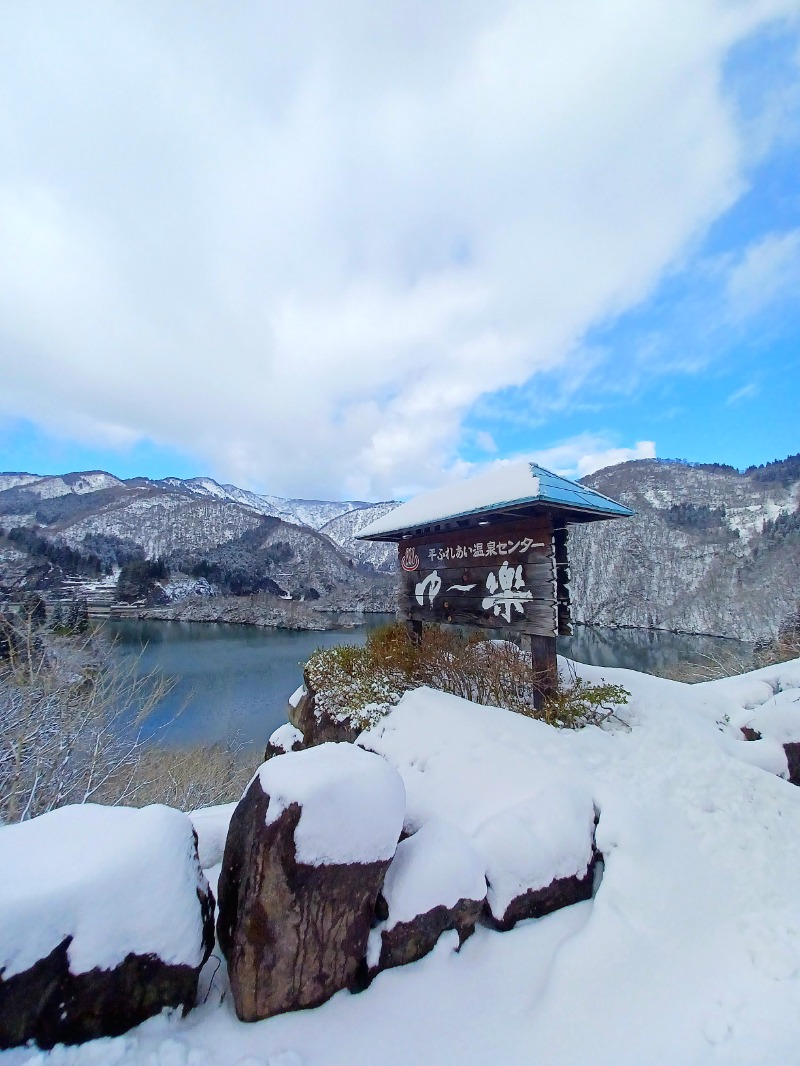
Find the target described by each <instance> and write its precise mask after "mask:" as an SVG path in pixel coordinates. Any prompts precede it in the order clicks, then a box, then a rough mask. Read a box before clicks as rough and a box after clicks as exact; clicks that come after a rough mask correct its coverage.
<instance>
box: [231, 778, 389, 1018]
mask: <svg viewBox="0 0 800 1066" xmlns="http://www.w3.org/2000/svg"><path fill="white" fill-rule="evenodd" d="M268 805H269V797H268V796H267V795H265V793H264V792H263V791H262V789H261V787H260V783H259V781H258V778H256V779H255V780H254V781H253V782H252V784H251V785H250V788H249V789H248V790H247V793H246V794H245V796H244V798H243V799H242V801H241V803H240V804H239V806H238V807H237V808H236V811H235V812H234V815H233V818H232V820H231V826H230V830H229V832H228V839H227V841H226V844H225V856H224V859H223V863H222V872H221V874H220V879H219V919H218V922H217V934H218V937H219V943H220V947H221V948H222V951H223V953H224V955H225V958H226V959H227V960H228V972H229V975H230V982H231V990H232V992H233V998H234V1003H235V1005H236V1013H237V1015H238V1016H239V1018H240V1019H241V1020H242V1021H257V1020H259V1019H261V1018H269V1017H271V1016H272V1015H274V1014H280V1013H282V1012H284V1011H289V1010H297V1009H299V1008H302V1007H314V1006H317V1005H318V1004H320V1003H323V1002H324V1001H325V1000H327V999H329V998H330V997H331V996H332V995H333V994H334V993H335V992H338V991H340V990H341V989H343V988H351V987H355V984H356V979H357V972H358V969H359V965H360V964H361V963H362V960H363V958H364V955H365V953H366V946H367V937H368V935H369V930H370V924H371V920H372V916H373V914H374V910H375V902H376V900H377V897H378V893H379V892H380V889H381V885H382V884H383V878H384V874H385V872H386V868H387V867H388V865H389V860H388V859H387V860H385V861H379V862H372V863H352V864H346V865H332V864H331V865H321V866H309V865H305V864H302V863H298V862H297V859H296V853H295V842H294V833H295V829H296V828H297V825H298V822H299V820H300V815H301V808H300V805H299V804H298V803H292V804H290V805H289V806H287V807H286V808H285V809H284V810H283V812H282V813H281V814H280V816H279V817H278V818H276V819H275V821H273V822H272V823H271V824H269V825H267V824H266V813H267V807H268Z"/></svg>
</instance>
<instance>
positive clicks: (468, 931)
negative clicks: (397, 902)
mask: <svg viewBox="0 0 800 1066" xmlns="http://www.w3.org/2000/svg"><path fill="white" fill-rule="evenodd" d="M482 910H483V900H474V899H460V900H459V901H458V903H456V905H455V906H454V907H445V906H444V905H443V904H442V905H440V906H438V907H434V908H433V910H430V911H428V912H427V913H426V914H418V915H417V916H416V917H415V918H413V919H412V920H411V921H408V922H398V923H397V924H396V925H394V926H392V928H391V929H384V930H382V931H381V933H380V937H381V952H380V957H379V959H378V963H377V966H374V967H370V968H369V977H370V979H372V978H373V977H374V976H375V974H377V973H380V971H381V970H388V969H390V968H391V967H392V966H405V965H406V963H409V962H416V961H417V959H421V958H423V957H424V956H425V955H427V954H428V953H429V952H431V951H433V949H434V948H435V947H436V942H437V941H438V939H439V937H440V936H441V935H442V933H445V932H447V931H448V930H449V929H455V930H456V931H457V932H458V940H459V944H463V943H464V941H465V940H466V939H467V938H468V937H470V936H472V934H473V933H474V932H475V923H476V922H477V921H478V918H479V917H480V915H481V911H482Z"/></svg>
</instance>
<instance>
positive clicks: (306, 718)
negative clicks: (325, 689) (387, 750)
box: [291, 672, 362, 748]
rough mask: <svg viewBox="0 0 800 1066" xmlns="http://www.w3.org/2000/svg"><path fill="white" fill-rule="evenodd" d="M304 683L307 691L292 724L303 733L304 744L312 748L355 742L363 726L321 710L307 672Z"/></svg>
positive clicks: (295, 712)
mask: <svg viewBox="0 0 800 1066" xmlns="http://www.w3.org/2000/svg"><path fill="white" fill-rule="evenodd" d="M303 685H304V686H305V690H306V691H305V692H304V693H303V695H302V696H301V697H300V701H299V702H298V704H297V706H296V707H295V708H294V714H293V716H292V718H291V722H292V725H294V726H296V728H297V729H299V730H300V732H301V733H302V734H303V746H304V747H306V748H311V747H314V746H315V745H317V744H329V743H345V744H353V743H355V740H356V738H357V737H358V736H359V735H360V734H361V732H362V727H361V726H360V725H358V724H356V723H353V722H349V721H344V722H340V721H339V720H338V719H336V718H332V717H331V716H330V715H329V714H327V713H326V712H325V711H323V710H320V708H318V707H317V705H316V700H315V698H314V697H315V695H316V694H315V692H314V687H313V685H312V684H311V682H310V680H309V678H308V673H307V672H304V673H303Z"/></svg>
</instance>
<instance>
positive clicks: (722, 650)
mask: <svg viewBox="0 0 800 1066" xmlns="http://www.w3.org/2000/svg"><path fill="white" fill-rule="evenodd" d="M366 617H367V619H368V622H367V624H366V625H362V626H359V627H358V628H352V626H351V627H350V628H342V629H337V630H329V631H327V632H323V633H315V632H307V631H304V630H286V629H262V628H258V627H256V626H242V625H230V624H224V623H223V624H217V623H204V622H162V621H139V620H136V619H124V620H123V619H120V620H114V621H108V622H105V623H104V626H103V628H104V631H105V632H106V633H107V634H108V635H109V636H110V637H112V638H113V639H114V640H115V641H116V654H118V655H121V656H125V657H136V656H140V659H139V662H138V665H137V670H138V671H140V672H151V671H157V672H159V673H160V674H162V675H163V676H164V677H166V678H167V679H169V680H171V681H173V682H174V688H173V689H172V691H171V692H170V694H169V695H168V696H167V697H166V699H164V700H163V701H162V702H161V703H160V704H159V706H158V708H157V710H156V712H155V713H154V714H153V715H152V717H151V718H150V719H148V722H147V724H146V727H145V735H146V736H147V737H148V738H149V739H152V740H154V741H155V742H158V743H162V744H172V745H187V744H192V745H193V744H213V743H216V742H222V743H226V744H228V743H231V742H233V741H235V740H236V739H237V738H238V740H239V741H241V742H243V743H245V744H246V745H248V746H252V747H253V748H254V749H259V748H262V749H263V747H264V745H265V744H266V741H267V738H268V737H269V735H270V733H272V731H273V730H274V729H276V728H277V727H278V726H279V725H282V724H283V723H284V722H285V721H286V702H287V700H288V697H289V696H290V695H291V693H292V692H293V691H294V690H295V689H296V688H297V686H298V685H299V684H300V683H301V681H302V666H303V663H305V661H306V660H307V659H308V657H309V656H310V655H311V653H312V652H313V651H314V650H315V649H316V648H319V647H326V648H327V647H331V646H333V645H336V644H345V643H356V644H363V643H364V641H365V640H366V637H367V634H368V633H369V632H370V630H372V629H373V628H375V627H376V626H378V625H383V624H385V623H386V622H387V621H391V620H392V619H393V617H394V616H393V615H367V616H366ZM362 620H363V616H360V617H359V618H358V621H362ZM341 621H343V622H346V621H348V619H347V618H344V617H343V618H342V619H341ZM498 635H501V634H498ZM558 650H559V652H560V653H561V654H562V655H566V656H568V657H569V658H572V659H577V660H578V661H579V662H585V663H591V664H593V665H596V666H608V667H611V666H621V667H626V668H628V669H631V670H642V671H644V672H646V673H652V674H659V675H661V676H664V677H679V678H681V679H683V680H686V679H688V678H687V676H686V671H687V666H688V667H689V668H690V669H691V668H692V667H694V668H696V669H698V670H700V671H702V669H703V668H704V665H705V666H707V665H708V664H709V662H710V661H712V660H714V661H718V660H719V659H720V658H723V659H725V658H726V657H728V658H730V657H733V658H741V659H742V661H745V662H747V661H749V658H750V656H751V646H750V645H747V644H740V643H739V642H738V641H731V640H722V639H721V638H717V637H691V636H685V635H680V634H675V633H663V632H654V631H650V630H642V629H594V628H589V627H585V626H580V627H576V633H575V635H574V636H572V637H563V638H559V641H558ZM731 672H733V670H732V671H731ZM694 679H695V680H697V679H698V678H697V677H695V678H694Z"/></svg>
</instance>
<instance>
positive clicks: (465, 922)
mask: <svg viewBox="0 0 800 1066" xmlns="http://www.w3.org/2000/svg"><path fill="white" fill-rule="evenodd" d="M485 897H486V877H485V875H484V863H483V859H482V858H481V856H480V854H479V853H478V852H477V851H476V849H475V847H474V846H473V844H472V843H471V841H470V840H469V838H468V837H467V836H465V834H464V833H462V832H461V830H460V829H457V828H456V827H455V826H453V825H450V824H448V823H447V822H443V821H440V820H438V819H434V820H431V821H430V822H426V824H425V825H424V826H423V827H422V828H421V829H420V830H418V832H416V833H414V835H413V836H410V837H407V838H406V839H405V840H401V841H400V843H399V844H398V845H397V851H396V853H395V856H394V858H393V859H392V862H391V865H390V866H389V869H388V870H387V872H386V879H385V881H384V884H383V891H382V893H381V899H380V900H379V912H380V911H382V912H383V913H382V918H383V920H382V921H381V922H380V924H379V925H377V926H376V927H375V928H374V929H373V930H372V932H371V933H370V936H369V946H368V950H367V971H368V978H370V979H371V978H372V977H373V976H374V975H375V974H376V973H378V972H379V971H381V970H386V969H388V968H389V967H391V966H403V965H405V964H406V963H409V962H414V961H416V960H417V959H421V958H422V957H423V956H424V955H427V954H428V952H429V951H432V950H433V948H434V947H435V946H436V942H437V940H438V939H439V937H440V936H441V935H442V933H444V932H445V931H446V930H448V929H455V930H456V931H457V932H458V938H459V942H460V943H461V944H463V943H464V941H465V940H466V939H467V937H468V936H471V935H472V933H474V931H475V923H476V921H477V920H478V918H479V917H480V914H481V911H482V909H483V905H484V901H485Z"/></svg>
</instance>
